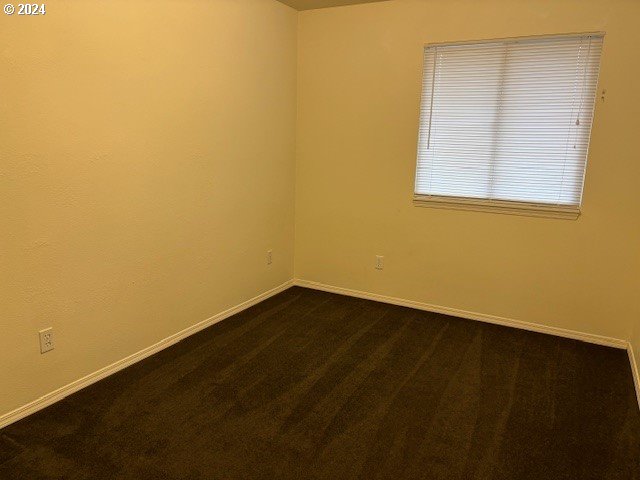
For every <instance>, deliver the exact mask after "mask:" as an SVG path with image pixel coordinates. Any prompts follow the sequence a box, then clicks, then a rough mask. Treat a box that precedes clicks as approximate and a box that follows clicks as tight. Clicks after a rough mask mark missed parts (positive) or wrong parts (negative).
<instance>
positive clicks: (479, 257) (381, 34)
mask: <svg viewBox="0 0 640 480" xmlns="http://www.w3.org/2000/svg"><path fill="white" fill-rule="evenodd" d="M638 18H640V3H638V2H632V1H626V0H613V1H606V2H605V1H592V0H589V1H569V0H566V1H562V2H551V1H539V0H531V1H529V0H523V1H518V2H514V1H511V0H486V1H482V2H478V1H471V0H456V1H451V0H430V1H412V0H396V1H393V2H382V3H377V4H375V3H374V4H368V5H359V6H354V7H350V8H334V9H328V10H314V11H309V12H301V13H300V20H299V44H298V51H299V71H298V82H299V83H298V95H299V117H298V160H297V186H296V192H297V193H296V198H297V205H296V276H297V277H298V278H302V279H305V280H311V281H317V282H322V283H326V284H331V285H335V286H339V287H346V288H351V289H356V290H363V291H367V292H373V293H378V294H383V295H389V296H394V297H400V298H405V299H409V300H415V301H420V302H425V303H430V304H435V305H441V306H445V307H453V308H459V309H462V310H467V311H471V312H478V313H483V314H490V315H498V316H502V317H507V318H512V319H515V320H521V321H527V322H533V323H538V324H543V325H548V326H555V327H561V328H567V329H572V330H578V331H581V332H588V333H592V334H601V335H606V336H610V337H615V338H621V339H629V338H630V335H631V325H632V323H633V322H637V321H638V319H639V318H640V302H638V298H637V297H638V290H639V287H640V282H639V281H638V278H639V272H640V248H638V246H639V245H640V200H639V197H638V195H637V182H638V179H639V178H640V162H638V143H637V138H638V131H639V129H638V126H639V121H638V118H640V90H639V89H638V88H637V85H636V80H635V79H636V78H637V77H638V75H640V56H638V54H637V47H636V46H637V45H638V44H640V30H639V29H638V28H637V25H636V23H637V22H636V19H638ZM589 31H606V38H605V45H604V52H603V57H602V70H601V77H600V87H601V88H606V90H607V97H606V101H605V102H604V103H603V102H601V101H600V100H598V102H597V106H596V112H595V124H594V128H593V135H592V138H591V151H590V155H589V166H588V169H587V175H586V184H585V191H584V202H583V214H582V216H581V217H580V218H579V219H578V220H576V221H570V220H554V219H545V218H532V217H522V216H509V215H500V214H493V213H486V212H468V211H467V212H465V211H454V210H443V209H430V208H420V207H415V206H413V204H412V194H413V186H414V174H415V162H416V143H417V132H418V113H419V102H420V84H421V69H422V53H423V44H425V43H430V42H443V41H456V40H474V39H491V38H501V37H513V36H524V35H539V34H557V33H571V32H589ZM375 255H384V256H385V269H384V270H383V271H377V270H375V269H374V262H375Z"/></svg>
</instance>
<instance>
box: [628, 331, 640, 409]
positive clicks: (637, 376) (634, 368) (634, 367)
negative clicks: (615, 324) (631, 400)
mask: <svg viewBox="0 0 640 480" xmlns="http://www.w3.org/2000/svg"><path fill="white" fill-rule="evenodd" d="M627 352H628V353H629V362H631V374H632V375H633V384H634V385H635V387H636V397H638V407H640V371H639V370H638V364H637V362H636V356H635V354H634V353H633V345H632V344H631V342H629V345H628V346H627Z"/></svg>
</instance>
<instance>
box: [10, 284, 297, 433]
mask: <svg viewBox="0 0 640 480" xmlns="http://www.w3.org/2000/svg"><path fill="white" fill-rule="evenodd" d="M293 283H294V282H293V280H289V281H287V282H285V283H283V284H282V285H279V286H277V287H275V288H272V289H271V290H267V291H266V292H263V293H261V294H260V295H257V296H255V297H253V298H251V299H249V300H247V301H246V302H242V303H240V304H238V305H236V306H235V307H231V308H229V309H227V310H225V311H223V312H220V313H218V314H216V315H214V316H212V317H210V318H207V319H206V320H203V321H202V322H199V323H196V324H195V325H192V326H190V327H188V328H185V329H184V330H182V331H180V332H178V333H175V334H173V335H171V336H169V337H167V338H165V339H163V340H160V341H159V342H158V343H156V344H154V345H151V346H150V347H147V348H144V349H142V350H140V351H139V352H136V353H134V354H132V355H129V356H128V357H126V358H123V359H122V360H118V361H117V362H115V363H112V364H111V365H108V366H106V367H104V368H101V369H100V370H98V371H96V372H93V373H90V374H89V375H86V376H85V377H82V378H80V379H78V380H75V381H73V382H71V383H69V384H67V385H65V386H64V387H61V388H59V389H57V390H54V391H53V392H50V393H47V394H46V395H44V396H42V397H40V398H38V399H37V400H34V401H32V402H30V403H27V404H26V405H23V406H22V407H18V408H16V409H15V410H13V411H11V412H9V413H5V414H4V415H0V428H3V427H6V426H7V425H10V424H12V423H14V422H17V421H18V420H21V419H22V418H24V417H27V416H29V415H31V414H32V413H35V412H37V411H38V410H42V409H43V408H45V407H48V406H49V405H51V404H53V403H56V402H59V401H60V400H62V399H63V398H65V397H68V396H69V395H71V394H72V393H75V392H77V391H78V390H82V389H83V388H85V387H88V386H89V385H91V384H93V383H96V382H97V381H99V380H102V379H103V378H105V377H108V376H109V375H113V374H114V373H116V372H118V371H120V370H122V369H124V368H126V367H128V366H130V365H133V364H134V363H137V362H139V361H140V360H143V359H145V358H147V357H149V356H151V355H153V354H154V353H158V352H159V351H161V350H164V349H165V348H167V347H170V346H171V345H174V344H175V343H178V342H179V341H180V340H184V339H185V338H187V337H189V336H191V335H193V334H194V333H197V332H199V331H200V330H203V329H205V328H207V327H210V326H211V325H213V324H215V323H218V322H220V321H222V320H224V319H225V318H229V317H231V316H232V315H235V314H236V313H239V312H241V311H243V310H246V309H247V308H249V307H252V306H254V305H256V304H257V303H260V302H262V301H263V300H266V299H267V298H269V297H272V296H274V295H277V294H278V293H280V292H282V291H284V290H286V289H288V288H289V287H291V286H293Z"/></svg>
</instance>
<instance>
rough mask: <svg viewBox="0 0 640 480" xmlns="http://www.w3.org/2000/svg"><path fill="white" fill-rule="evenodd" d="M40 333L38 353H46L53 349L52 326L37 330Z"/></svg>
mask: <svg viewBox="0 0 640 480" xmlns="http://www.w3.org/2000/svg"><path fill="white" fill-rule="evenodd" d="M38 334H39V335H40V353H47V352H50V351H51V350H53V348H54V346H53V328H51V327H49V328H46V329H44V330H40V331H39V332H38Z"/></svg>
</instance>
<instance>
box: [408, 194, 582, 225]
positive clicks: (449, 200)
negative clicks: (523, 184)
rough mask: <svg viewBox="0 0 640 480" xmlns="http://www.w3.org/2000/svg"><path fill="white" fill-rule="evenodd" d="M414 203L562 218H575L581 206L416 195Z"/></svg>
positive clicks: (431, 206)
mask: <svg viewBox="0 0 640 480" xmlns="http://www.w3.org/2000/svg"><path fill="white" fill-rule="evenodd" d="M413 204H414V205H415V206H417V207H429V208H448V209H453V210H472V211H479V212H491V213H502V214H507V215H523V216H529V217H546V218H560V219H566V220H575V219H577V218H578V217H579V216H580V208H578V207H567V206H557V205H547V204H543V203H525V202H509V201H502V200H482V199H474V198H461V197H441V196H428V195H414V196H413Z"/></svg>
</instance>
